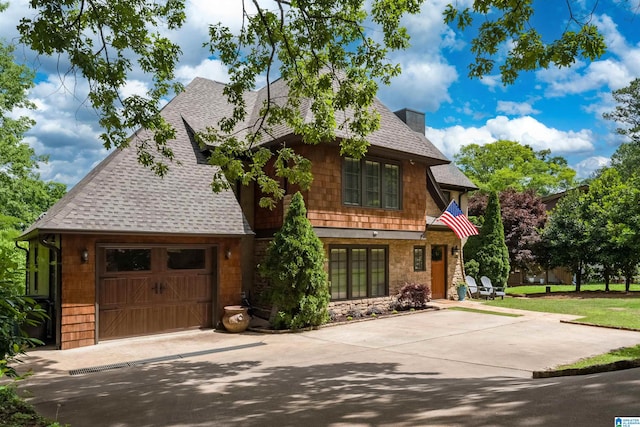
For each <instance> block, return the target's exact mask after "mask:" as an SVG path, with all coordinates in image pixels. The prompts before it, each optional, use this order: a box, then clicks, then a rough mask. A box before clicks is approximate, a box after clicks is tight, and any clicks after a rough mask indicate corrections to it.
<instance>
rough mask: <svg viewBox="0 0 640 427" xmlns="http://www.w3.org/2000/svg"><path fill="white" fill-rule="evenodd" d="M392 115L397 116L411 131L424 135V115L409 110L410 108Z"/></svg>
mask: <svg viewBox="0 0 640 427" xmlns="http://www.w3.org/2000/svg"><path fill="white" fill-rule="evenodd" d="M394 114H395V115H396V116H398V117H399V118H400V120H402V121H403V122H405V123H406V124H407V126H409V127H410V128H411V129H412V130H414V131H416V132H418V133H421V134H422V135H424V131H425V125H424V113H421V112H419V111H416V110H411V109H410V108H403V109H402V110H398V111H396V112H395V113H394Z"/></svg>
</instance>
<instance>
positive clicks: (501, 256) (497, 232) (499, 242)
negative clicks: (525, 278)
mask: <svg viewBox="0 0 640 427" xmlns="http://www.w3.org/2000/svg"><path fill="white" fill-rule="evenodd" d="M478 237H479V240H480V242H479V245H478V251H477V252H476V254H475V257H474V258H475V260H476V261H478V263H479V264H480V272H479V275H480V276H487V277H488V278H489V279H491V282H492V283H493V284H494V285H495V286H507V280H508V278H509V270H510V267H509V250H508V249H507V245H506V243H505V239H504V226H503V225H502V218H501V216H500V201H499V199H498V193H496V192H495V191H494V192H492V193H490V194H489V201H488V203H487V210H486V211H485V214H484V223H483V225H482V228H481V229H480V236H478Z"/></svg>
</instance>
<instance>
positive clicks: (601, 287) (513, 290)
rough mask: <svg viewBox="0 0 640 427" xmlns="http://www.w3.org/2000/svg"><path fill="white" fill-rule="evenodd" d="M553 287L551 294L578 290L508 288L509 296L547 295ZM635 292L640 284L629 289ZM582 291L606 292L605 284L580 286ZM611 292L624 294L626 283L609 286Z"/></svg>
mask: <svg viewBox="0 0 640 427" xmlns="http://www.w3.org/2000/svg"><path fill="white" fill-rule="evenodd" d="M547 286H551V292H552V293H553V292H573V291H575V290H576V286H575V285H526V286H509V287H507V290H506V292H507V294H509V295H519V294H524V295H530V294H544V293H546V287H547ZM629 289H630V290H631V291H632V292H633V291H640V284H633V283H632V284H631V287H630V288H629ZM580 290H581V291H604V283H589V284H586V285H582V286H580ZM609 290H611V291H613V292H624V290H625V289H624V283H615V284H610V285H609Z"/></svg>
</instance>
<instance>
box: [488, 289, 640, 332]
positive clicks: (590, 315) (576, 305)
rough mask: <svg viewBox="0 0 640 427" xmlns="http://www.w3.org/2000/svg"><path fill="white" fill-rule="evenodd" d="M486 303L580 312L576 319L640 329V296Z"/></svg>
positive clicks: (530, 299)
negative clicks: (578, 317)
mask: <svg viewBox="0 0 640 427" xmlns="http://www.w3.org/2000/svg"><path fill="white" fill-rule="evenodd" d="M486 305H489V306H495V307H507V308H516V309H521V310H531V311H542V312H547V313H564V314H575V315H577V316H581V318H580V319H579V321H581V322H585V323H593V324H596V325H601V326H612V327H618V328H629V329H638V330H640V298H575V299H574V298H509V297H507V298H505V299H504V300H493V301H487V302H486Z"/></svg>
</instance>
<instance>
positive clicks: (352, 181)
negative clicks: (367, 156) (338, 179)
mask: <svg viewBox="0 0 640 427" xmlns="http://www.w3.org/2000/svg"><path fill="white" fill-rule="evenodd" d="M342 175H343V180H342V182H343V184H342V186H343V194H344V196H343V198H344V204H345V205H358V206H359V205H360V204H361V203H362V202H361V199H360V196H361V189H360V184H361V179H360V160H356V159H350V158H346V159H344V171H343V174H342Z"/></svg>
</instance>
